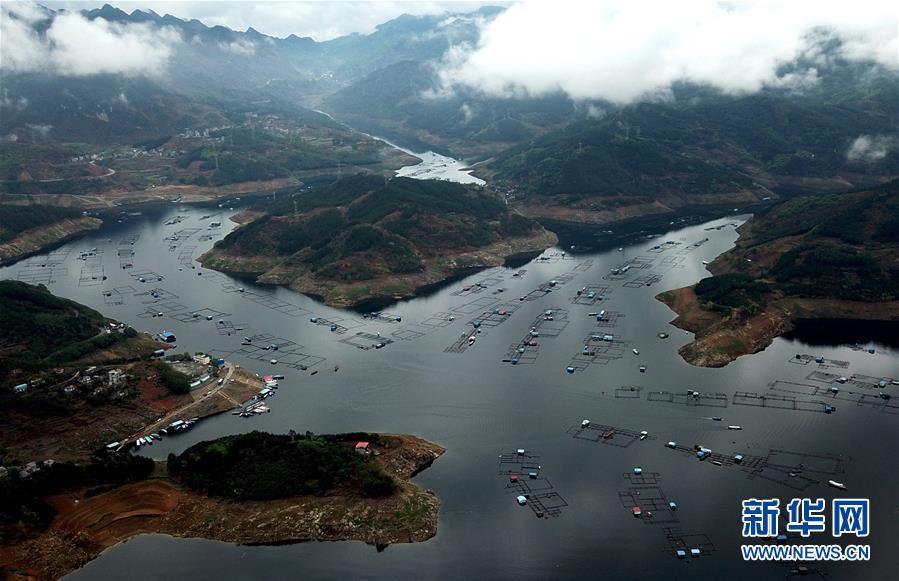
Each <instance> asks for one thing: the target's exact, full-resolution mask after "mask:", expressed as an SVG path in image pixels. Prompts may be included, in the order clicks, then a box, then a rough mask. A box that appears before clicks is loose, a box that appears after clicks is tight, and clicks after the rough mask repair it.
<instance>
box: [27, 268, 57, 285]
mask: <svg viewBox="0 0 899 581" xmlns="http://www.w3.org/2000/svg"><path fill="white" fill-rule="evenodd" d="M68 275H69V272H68V269H66V268H65V267H63V268H40V267H31V268H22V269H20V270H19V271H18V272H17V273H16V280H20V281H22V282H27V283H30V284H45V285H46V284H53V283H55V282H56V281H57V280H58V279H59V278H60V277H67V276H68Z"/></svg>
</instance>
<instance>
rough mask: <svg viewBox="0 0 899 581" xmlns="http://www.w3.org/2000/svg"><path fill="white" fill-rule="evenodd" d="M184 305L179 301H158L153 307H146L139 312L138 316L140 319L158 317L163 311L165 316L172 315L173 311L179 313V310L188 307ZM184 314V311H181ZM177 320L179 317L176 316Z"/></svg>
mask: <svg viewBox="0 0 899 581" xmlns="http://www.w3.org/2000/svg"><path fill="white" fill-rule="evenodd" d="M186 308H187V307H185V306H184V305H182V304H181V303H179V302H177V301H165V302H162V303H156V304H154V305H153V306H152V307H144V311H143V312H141V313H138V315H137V318H139V319H152V318H154V317H158V316H159V313H162V314H163V316H165V315H171V314H172V313H178V312H179V311H183V310H184V309H186ZM181 314H184V313H181ZM176 320H177V318H176Z"/></svg>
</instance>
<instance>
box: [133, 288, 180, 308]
mask: <svg viewBox="0 0 899 581" xmlns="http://www.w3.org/2000/svg"><path fill="white" fill-rule="evenodd" d="M134 296H136V297H147V298H148V299H149V300H146V301H141V303H142V304H145V305H149V304H153V303H159V302H163V301H172V300H176V299H178V298H179V297H178V295H176V294H175V293H173V292H171V291H167V290H165V289H164V288H154V289H150V290H148V291H145V292H140V293H134Z"/></svg>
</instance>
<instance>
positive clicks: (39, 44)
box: [0, 2, 181, 76]
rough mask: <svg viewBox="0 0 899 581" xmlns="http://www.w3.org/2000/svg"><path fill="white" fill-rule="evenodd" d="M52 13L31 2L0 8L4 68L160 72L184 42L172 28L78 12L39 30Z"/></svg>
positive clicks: (91, 72)
mask: <svg viewBox="0 0 899 581" xmlns="http://www.w3.org/2000/svg"><path fill="white" fill-rule="evenodd" d="M47 17H48V14H47V13H46V12H45V11H44V10H43V9H42V8H40V7H38V6H35V5H34V4H32V3H25V2H5V3H4V4H3V5H2V7H0V37H2V39H3V46H2V50H0V68H2V69H3V70H6V71H13V72H32V71H40V72H48V73H54V74H59V75H66V76H88V75H98V74H123V75H128V76H157V75H161V74H162V73H163V72H164V71H165V67H166V65H167V64H168V61H169V59H170V57H171V55H172V51H173V48H174V47H175V45H176V44H177V43H179V42H180V41H181V38H180V34H179V33H178V32H177V31H176V30H174V29H173V28H170V27H163V28H156V27H152V26H150V25H148V24H121V23H112V22H107V21H106V20H103V19H99V18H98V19H96V20H88V19H87V18H84V17H83V16H82V15H81V14H79V13H76V12H65V13H59V14H56V15H55V17H53V20H52V22H51V23H50V26H49V28H47V30H46V31H45V32H44V33H43V34H39V33H38V32H37V30H36V29H35V26H34V25H35V24H36V23H38V22H39V21H41V20H43V19H45V18H47Z"/></svg>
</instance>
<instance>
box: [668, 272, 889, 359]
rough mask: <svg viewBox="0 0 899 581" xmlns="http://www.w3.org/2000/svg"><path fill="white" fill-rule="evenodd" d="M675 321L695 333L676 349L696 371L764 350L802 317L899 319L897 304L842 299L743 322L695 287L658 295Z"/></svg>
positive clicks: (775, 304) (774, 305)
mask: <svg viewBox="0 0 899 581" xmlns="http://www.w3.org/2000/svg"><path fill="white" fill-rule="evenodd" d="M655 298H656V300H658V301H660V302H662V303H664V304H665V305H667V306H668V308H669V309H671V310H672V311H673V312H674V313H675V314H676V315H677V317H675V318H674V319H673V320H672V321H671V322H670V324H671V325H674V326H675V327H677V328H679V329H684V330H686V331H690V332H692V333H694V338H693V341H691V342H690V343H687V344H686V345H684V346H683V347H681V348H680V349H679V350H678V353H679V354H680V356H681V357H682V358H683V359H684V361H686V362H687V363H689V364H691V365H695V366H697V367H724V366H725V365H727V364H728V363H730V362H732V361H734V360H736V359H737V358H738V357H741V356H743V355H752V354H754V353H758V352H760V351H764V350H765V349H766V348H767V347H768V346H769V345H771V344H772V343H773V342H774V340H775V339H776V338H778V337H781V336H783V335H785V334H787V333H789V332H790V331H792V330H794V329H795V322H796V321H797V320H800V319H807V320H816V319H831V320H845V321H887V322H891V321H892V322H895V321H899V301H889V302H882V303H863V302H858V301H846V300H838V299H811V298H801V297H786V298H780V299H774V300H771V301H769V302H768V304H767V305H766V306H765V308H764V309H763V310H762V311H761V312H760V313H758V314H757V315H754V316H752V317H749V318H747V319H743V320H734V319H731V318H724V317H722V316H720V315H717V314H715V313H712V312H710V311H706V310H704V309H702V307H701V306H700V305H699V301H698V299H697V298H696V295H695V293H693V287H692V286H688V287H683V288H679V289H673V290H670V291H666V292H663V293H660V294H658V295H656V297H655Z"/></svg>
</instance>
